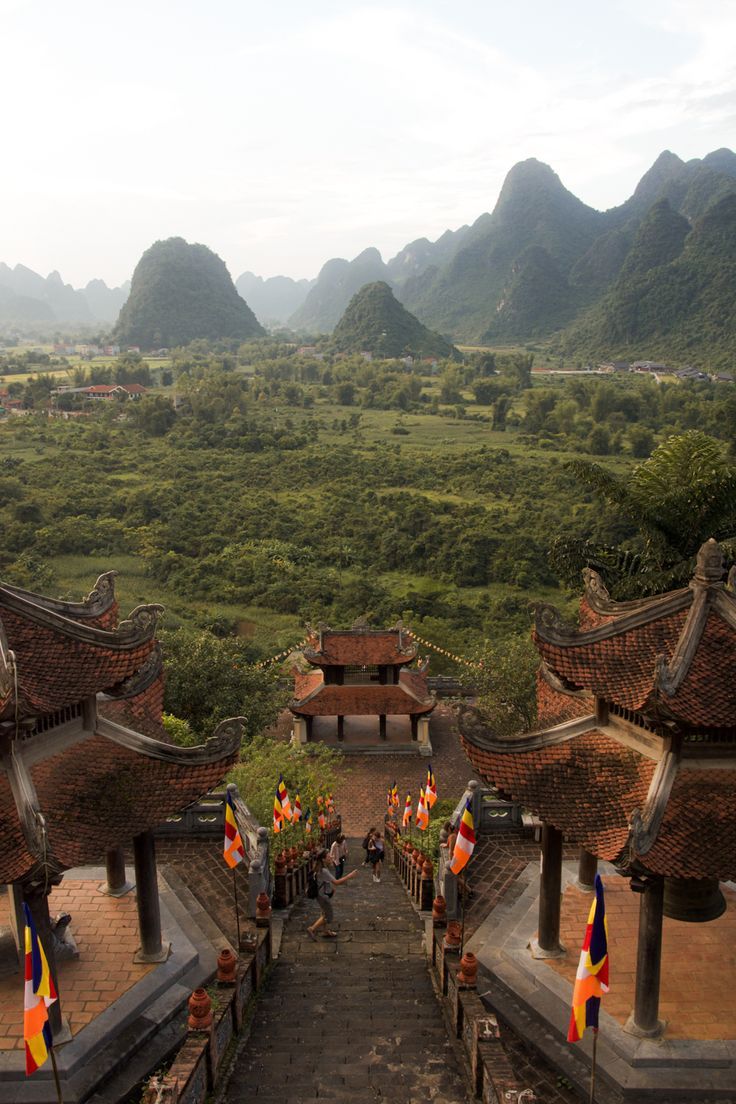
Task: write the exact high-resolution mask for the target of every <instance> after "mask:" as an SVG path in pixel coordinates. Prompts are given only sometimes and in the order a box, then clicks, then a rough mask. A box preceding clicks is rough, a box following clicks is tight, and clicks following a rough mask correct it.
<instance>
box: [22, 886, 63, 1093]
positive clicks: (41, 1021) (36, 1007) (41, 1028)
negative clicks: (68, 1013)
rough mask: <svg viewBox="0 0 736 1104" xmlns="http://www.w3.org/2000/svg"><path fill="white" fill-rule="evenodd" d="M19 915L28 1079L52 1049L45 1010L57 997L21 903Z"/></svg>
mask: <svg viewBox="0 0 736 1104" xmlns="http://www.w3.org/2000/svg"><path fill="white" fill-rule="evenodd" d="M23 915H24V916H25V921H26V971H25V993H24V999H23V1008H24V1012H23V1039H24V1041H25V1044H26V1077H30V1075H31V1074H32V1073H35V1072H36V1070H37V1069H39V1067H40V1066H42V1065H43V1064H44V1062H45V1061H46V1059H47V1058H48V1056H49V1050H50V1049H51V1047H52V1046H53V1041H52V1039H51V1026H50V1024H49V1013H48V1009H49V1005H51V1004H53V1003H54V1001H55V1000H56V999H57V998H56V988H55V987H54V979H53V978H52V977H51V971H50V970H49V964H48V962H47V961H46V955H45V954H44V950H43V947H42V946H41V941H40V940H39V938H38V935H37V933H36V928H35V925H34V923H33V917H32V916H31V910H30V909H29V908H28V905H27V904H26V903H25V902H24V903H23Z"/></svg>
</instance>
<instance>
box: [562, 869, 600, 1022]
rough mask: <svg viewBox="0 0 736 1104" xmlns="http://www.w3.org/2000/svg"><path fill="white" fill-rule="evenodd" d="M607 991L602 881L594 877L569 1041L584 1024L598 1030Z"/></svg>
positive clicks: (597, 876)
mask: <svg viewBox="0 0 736 1104" xmlns="http://www.w3.org/2000/svg"><path fill="white" fill-rule="evenodd" d="M607 992H608V924H607V922H606V905H605V902H604V900H603V882H602V881H601V877H600V874H596V876H595V901H593V904H592V905H591V906H590V914H589V915H588V926H587V927H586V929H585V937H584V939H583V948H582V950H581V952H580V962H579V963H578V972H577V974H576V975H575V988H574V989H573V992H572V1012H571V1014H570V1026H569V1028H568V1030H567V1041H568V1043H578V1042H580V1040H581V1039H582V1037H583V1035H584V1033H585V1029H586V1027H592V1028H593V1030H594V1031H597V1030H598V1012H599V1010H600V1006H601V995H602V994H603V993H607Z"/></svg>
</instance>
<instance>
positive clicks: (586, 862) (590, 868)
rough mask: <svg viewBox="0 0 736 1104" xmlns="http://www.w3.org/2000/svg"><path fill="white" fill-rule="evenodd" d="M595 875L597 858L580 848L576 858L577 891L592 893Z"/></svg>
mask: <svg viewBox="0 0 736 1104" xmlns="http://www.w3.org/2000/svg"><path fill="white" fill-rule="evenodd" d="M597 873H598V859H597V857H596V856H595V855H591V853H590V851H586V849H585V848H584V847H581V848H580V855H579V856H578V889H582V890H585V891H586V892H592V891H593V890H594V889H595V876H596V874H597Z"/></svg>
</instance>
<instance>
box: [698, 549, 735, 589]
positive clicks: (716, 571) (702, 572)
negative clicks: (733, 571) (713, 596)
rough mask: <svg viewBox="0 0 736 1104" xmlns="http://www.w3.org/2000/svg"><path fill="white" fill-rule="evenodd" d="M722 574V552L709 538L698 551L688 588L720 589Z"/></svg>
mask: <svg viewBox="0 0 736 1104" xmlns="http://www.w3.org/2000/svg"><path fill="white" fill-rule="evenodd" d="M723 573H724V566H723V552H722V551H721V547H720V545H719V544H718V541H717V540H715V539H714V538H713V537H711V538H710V539H709V540H707V541H706V542H705V544H701V546H700V548H699V550H698V556H697V560H696V567H695V574H694V575H693V577H692V580H691V581H690V586H691V587H697V586H701V587H702V586H717V587H722V586H723ZM729 579H730V574H729Z"/></svg>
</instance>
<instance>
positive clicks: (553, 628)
mask: <svg viewBox="0 0 736 1104" xmlns="http://www.w3.org/2000/svg"><path fill="white" fill-rule="evenodd" d="M534 627H535V628H536V630H537V632H540V633H545V632H551V633H554V634H555V635H556V636H565V637H574V636H577V629H576V628H575V627H574V626H573V625H568V624H567V622H566V621H565V620H564V619H563V617H562V614H561V613H560V611H559V610H558V609H557V606H552V605H550V604H549V602H535V603H534Z"/></svg>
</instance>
